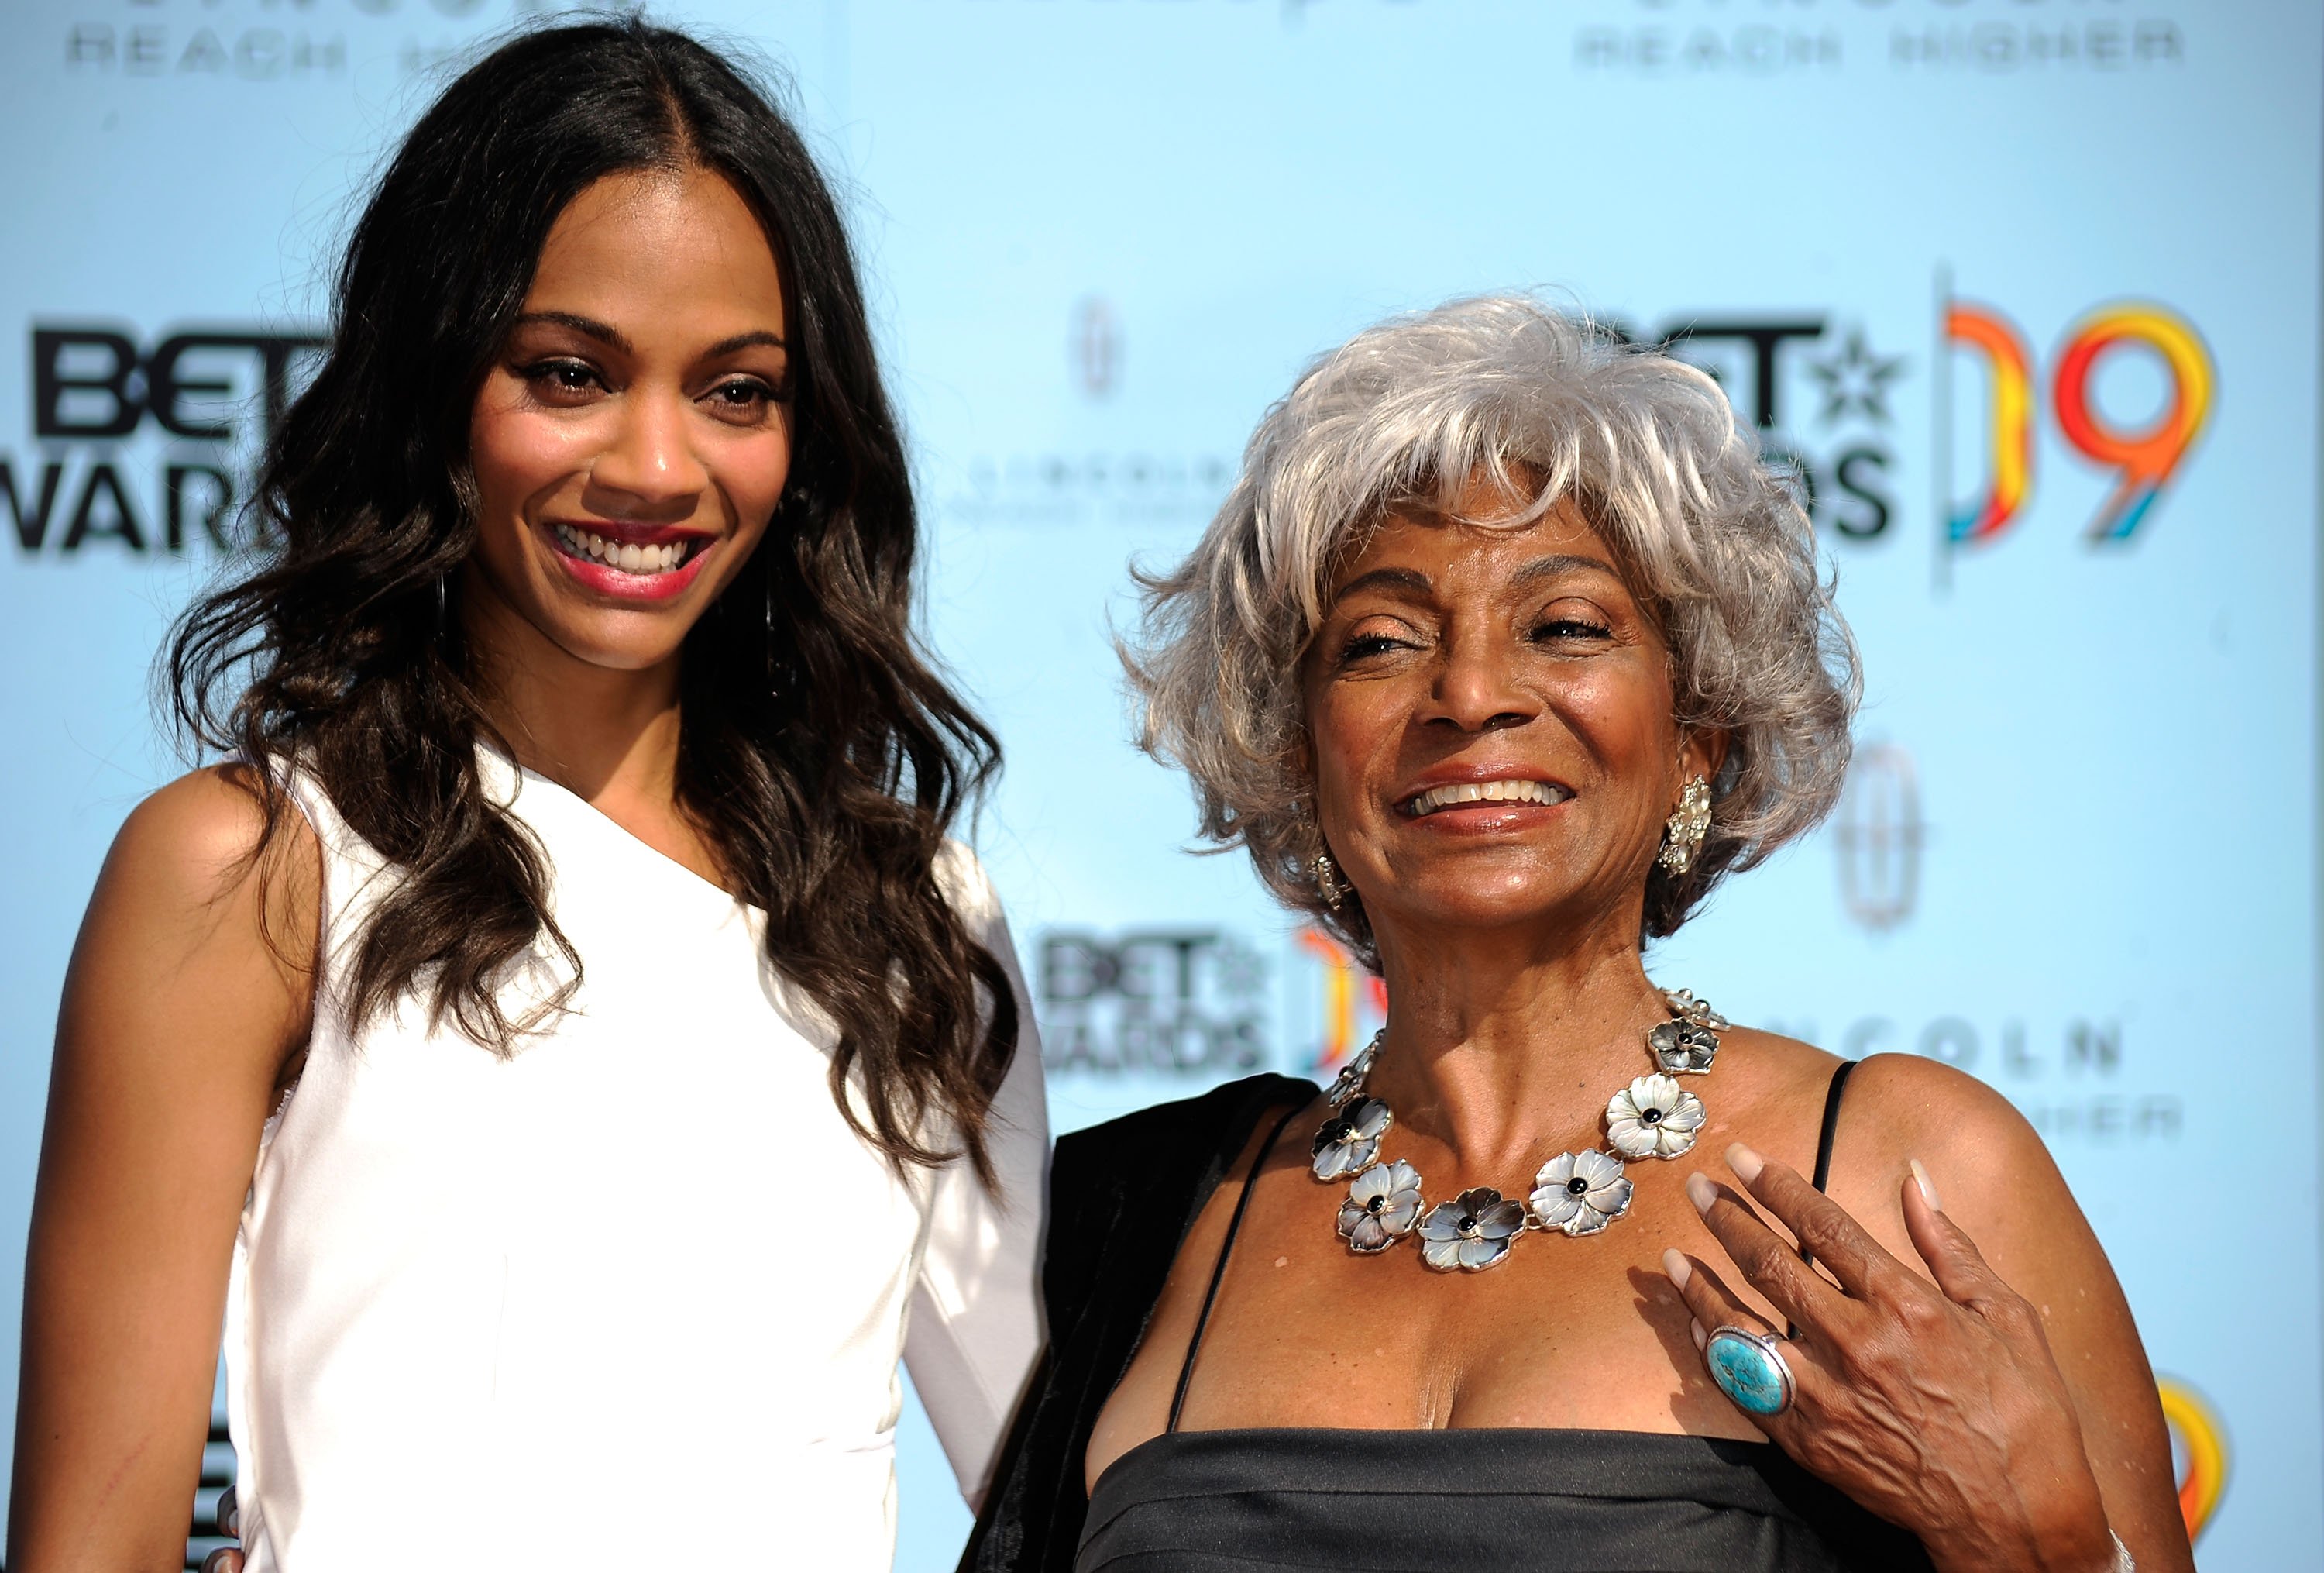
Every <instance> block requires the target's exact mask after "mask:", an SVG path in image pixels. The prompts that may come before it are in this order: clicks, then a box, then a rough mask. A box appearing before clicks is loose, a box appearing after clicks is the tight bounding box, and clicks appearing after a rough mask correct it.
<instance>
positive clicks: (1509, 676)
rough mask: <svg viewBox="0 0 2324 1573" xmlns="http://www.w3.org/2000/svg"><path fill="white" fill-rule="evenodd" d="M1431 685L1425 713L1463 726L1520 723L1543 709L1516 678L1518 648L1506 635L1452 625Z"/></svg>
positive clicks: (1491, 728) (1487, 728)
mask: <svg viewBox="0 0 2324 1573" xmlns="http://www.w3.org/2000/svg"><path fill="white" fill-rule="evenodd" d="M1442 649H1443V664H1442V665H1441V666H1440V667H1439V668H1438V669H1437V673H1436V680H1435V682H1434V684H1433V685H1431V687H1430V689H1429V700H1430V704H1429V708H1428V710H1427V712H1426V714H1425V719H1426V720H1429V721H1433V722H1435V723H1438V724H1439V725H1445V726H1456V727H1458V728H1460V730H1462V731H1463V732H1496V731H1499V730H1501V729H1502V728H1504V727H1508V726H1524V725H1525V724H1526V722H1527V721H1530V720H1532V719H1533V718H1534V717H1536V716H1538V715H1540V714H1541V708H1542V707H1541V699H1540V698H1539V697H1538V696H1537V695H1535V694H1534V693H1533V692H1531V691H1530V690H1529V689H1526V687H1525V685H1524V684H1523V683H1521V682H1519V681H1518V680H1517V671H1518V662H1517V652H1516V651H1514V650H1512V649H1510V648H1509V646H1508V638H1507V636H1506V635H1504V636H1502V637H1501V638H1498V639H1497V638H1494V637H1493V636H1492V635H1491V634H1488V633H1485V632H1482V631H1472V632H1462V631H1458V630H1456V631H1455V632H1454V634H1452V637H1450V638H1448V639H1446V641H1445V642H1444V644H1443V647H1442Z"/></svg>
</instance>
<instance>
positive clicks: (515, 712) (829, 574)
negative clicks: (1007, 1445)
mask: <svg viewBox="0 0 2324 1573" xmlns="http://www.w3.org/2000/svg"><path fill="white" fill-rule="evenodd" d="M257 495H258V498H259V503H258V512H259V514H260V516H261V522H262V523H263V525H264V526H265V531H264V534H265V536H266V538H267V539H268V541H270V544H269V545H268V547H267V548H266V550H265V551H264V552H263V555H262V556H261V557H260V558H259V559H258V560H257V562H256V564H255V566H254V568H253V569H251V570H250V571H248V572H247V573H246V574H244V576H243V577H241V578H238V579H237V580H235V582H233V583H231V584H229V585H228V586H226V588H223V589H221V590H219V591H218V592H217V593H216V594H213V595H211V596H209V597H207V598H205V599H203V600H201V601H200V602H198V604H197V605H196V606H194V607H193V608H192V610H190V611H189V613H188V614H187V615H186V616H185V618H184V620H183V621H182V622H181V624H180V626H179V629H178V631H177V634H176V635H175V639H174V643H172V645H171V650H170V652H169V657H168V670H169V678H170V682H171V691H172V692H173V694H174V698H175V706H176V715H177V717H178V720H179V721H180V724H181V725H182V726H183V728H184V729H185V731H186V732H187V733H188V734H189V736H191V737H192V738H193V739H194V740H195V741H196V742H198V744H199V745H204V746H206V747H208V748H209V749H211V750H214V751H216V752H217V754H220V755H222V756H223V757H224V760H225V763H220V764H218V765H217V766H215V767H213V768H210V769H207V770H203V771H199V772H197V773H194V774H191V775H189V776H187V777H185V778H183V779H182V780H180V781H179V782H175V783H174V784H172V785H171V786H169V787H166V788H164V789H163V790H162V791H160V792H158V793H156V794H155V795H154V796H153V797H152V798H151V799H149V800H147V801H146V802H145V803H144V804H143V805H142V806H141V807H140V808H138V810H136V811H135V812H134V814H133V815H132V816H131V817H130V819H129V821H128V823H127V824H126V825H125V826H124V828H123V830H122V832H121V835H120V837H119V839H118V840H117V841H116V843H115V847H114V849H113V852H112V854H111V856H110V857H109V858H108V859H107V862H106V868H105V871H104V874H102V876H101V877H100V879H99V881H98V884H97V893H96V895H95V897H94V898H93V900H92V902H91V904H90V909H89V914H88V920H87V922H86V924H85V925H84V928H83V930H82V932H81V936H80V939H79V943H78V948H77V949H76V951H75V955H74V958H73V964H72V970H71V974H70V976H69V980H68V983H67V987H66V994H65V999H64V1004H63V1010H62V1014H61V1021H60V1029H59V1034H58V1045H57V1052H56V1061H55V1069H54V1073H53V1077H52V1079H51V1101H50V1112H49V1124H48V1130H47V1135H46V1139H45V1141H44V1143H43V1146H42V1166H41V1175H40V1184H39V1191H38V1197H37V1201H36V1204H35V1216H34V1219H33V1226H32V1247H31V1259H30V1269H29V1281H28V1285H27V1298H26V1308H25V1322H24V1362H23V1393H22V1399H21V1402H20V1408H19V1412H18V1421H17V1443H16V1457H15V1480H14V1499H13V1503H12V1511H11V1523H10V1552H9V1559H8V1562H9V1566H10V1567H11V1568H14V1569H16V1570H17V1573H48V1570H52V1569H59V1568H104V1569H107V1570H108V1573H111V1570H115V1569H120V1568H133V1567H134V1568H144V1567H152V1568H165V1567H176V1566H178V1565H179V1559H180V1556H181V1554H182V1550H183V1545H184V1537H185V1533H186V1529H187V1522H188V1509H189V1504H190V1502H191V1500H192V1496H193V1491H194V1485H195V1480H196V1476H197V1472H198V1461H199V1457H200V1454H201V1449H202V1446H203V1439H204V1436H205V1432H206V1426H207V1415H208V1408H209V1400H210V1392H211V1382H212V1371H213V1362H214V1356H215V1355H216V1352H217V1347H218V1338H219V1330H220V1328H221V1325H223V1326H224V1328H225V1333H226V1361H227V1380H228V1384H229V1392H230V1397H231V1404H232V1411H233V1421H234V1436H235V1446H236V1449H237V1453H238V1456H239V1460H240V1467H241V1470H242V1482H241V1488H240V1506H241V1528H242V1532H243V1536H244V1550H245V1554H246V1555H247V1557H248V1559H249V1567H250V1568H251V1569H252V1573H258V1570H260V1569H294V1570H295V1569H310V1568H311V1569H324V1570H326V1573H346V1570H348V1569H361V1568H373V1567H386V1566H388V1565H390V1564H391V1563H396V1562H401V1561H402V1560H404V1559H407V1558H408V1557H409V1556H410V1554H411V1553H412V1551H413V1550H414V1546H413V1543H412V1542H411V1541H410V1538H409V1536H408V1535H407V1533H406V1532H405V1530H404V1527H403V1526H405V1525H408V1524H410V1523H413V1522H424V1523H425V1525H426V1526H427V1527H426V1530H425V1531H424V1533H425V1540H424V1542H423V1543H424V1547H425V1555H426V1557H427V1559H428V1560H429V1562H430V1563H431V1565H433V1566H437V1567H443V1568H492V1569H494V1570H495V1573H506V1570H508V1569H512V1568H547V1567H552V1566H559V1565H563V1566H579V1565H581V1564H582V1563H583V1561H584V1560H585V1559H586V1560H588V1561H592V1562H595V1561H600V1560H603V1559H606V1558H607V1557H608V1556H609V1555H610V1554H611V1553H610V1551H609V1549H608V1548H609V1541H610V1539H611V1537H613V1535H615V1534H621V1535H623V1536H625V1537H626V1536H634V1535H635V1534H636V1533H637V1530H638V1522H637V1521H638V1517H639V1514H640V1513H641V1511H642V1513H643V1517H644V1520H645V1529H644V1533H643V1536H642V1543H641V1548H640V1549H641V1551H642V1553H643V1554H644V1555H646V1556H647V1557H649V1558H650V1559H651V1560H653V1561H655V1562H657V1563H659V1564H663V1565H669V1566H677V1567H712V1566H715V1567H718V1568H739V1567H746V1566H757V1565H766V1566H775V1565H781V1566H787V1567H814V1568H818V1569H834V1568H867V1569H870V1568H884V1567H885V1566H886V1565H887V1563H888V1561H889V1560H890V1555H891V1552H890V1547H891V1545H892V1526H893V1500H894V1474H893V1468H892V1462H891V1456H890V1429H891V1428H892V1426H893V1424H894V1421H895V1418H896V1412H897V1408H898V1404H899V1378H898V1375H897V1365H898V1361H899V1356H900V1357H903V1358H906V1359H908V1361H909V1362H910V1364H911V1368H912V1371H913V1374H914V1376H915V1378H916V1380H917V1382H918V1386H919V1389H920V1391H921V1393H922V1394H923V1395H924V1397H925V1399H926V1401H927V1404H928V1408H929V1410H930V1411H931V1414H932V1416H933V1418H934V1419H935V1420H936V1424H937V1429H938V1431H939V1433H940V1434H941V1435H942V1437H943V1439H944V1440H945V1445H946V1448H947V1450H948V1452H949V1453H950V1455H951V1457H952V1461H953V1463H954V1467H955V1469H956V1470H957V1472H958V1474H959V1476H960V1478H961V1481H962V1484H963V1486H964V1490H965V1491H966V1492H967V1493H968V1494H969V1495H970V1496H971V1498H972V1500H973V1498H974V1497H975V1496H976V1494H978V1493H979V1491H980V1490H981V1488H982V1481H983V1478H984V1476H985V1475H986V1474H987V1472H988V1471H989V1468H990V1464H991V1455H992V1453H993V1450H994V1448H995V1446H996V1443H997V1440H998V1438H999V1435H1000V1432H1001V1427H1002V1426H1003V1424H1004V1423H1005V1422H1006V1420H1007V1418H1008V1414H1009V1411H1010V1406H1011V1405H1012V1404H1013V1403H1014V1402H1015V1400H1016V1398H1017V1395H1018V1393H1019V1388H1020V1387H1021V1385H1022V1383H1023V1380H1024V1376H1025V1374H1026V1371H1027V1369H1028V1365H1029V1364H1030V1362H1031V1359H1032V1356H1033V1353H1034V1350H1035V1348H1036V1346H1037V1344H1038V1341H1039V1335H1038V1331H1037V1313H1036V1309H1035V1301H1034V1268H1033V1256H1034V1246H1035V1241H1036V1239H1037V1232H1038V1227H1039V1218H1038V1214H1039V1187H1040V1177H1041V1168H1042V1163H1043V1161H1044V1154H1045V1152H1046V1147H1047V1140H1046V1133H1045V1128H1044V1119H1043V1114H1042V1100H1041V1093H1040V1086H1039V1057H1038V1054H1037V1050H1036V1047H1035V1045H1034V1044H1033V1042H1032V1041H1031V1038H1030V1036H1029V1033H1030V1024H1029V1020H1028V1013H1027V1012H1026V1010H1025V1007H1024V1005H1023V1004H1022V1003H1021V985H1019V982H1018V979H1017V977H1016V976H1015V970H1014V963H1013V960H1012V959H1011V955H1010V946H1009V941H1008V936H1007V931H1006V929H1005V927H1004V925H1003V923H1002V921H1001V915H1000V912H999V910H998V908H997V905H996V903H995V902H994V901H993V898H992V894H991V888H990V886H989V885H988V884H986V883H985V882H984V880H983V878H982V874H980V873H979V872H978V870H977V868H976V866H975V865H974V862H973V859H972V858H971V857H970V856H968V855H967V854H966V852H965V851H964V850H963V849H962V848H961V847H958V846H957V845H956V844H955V843H953V842H951V841H949V840H948V839H947V830H948V828H950V827H951V826H952V825H953V824H954V820H955V819H956V817H957V815H958V813H959V812H960V810H961V809H962V807H963V804H964V800H966V799H967V798H968V797H970V796H971V795H972V794H973V792H974V791H975V790H976V789H977V788H978V787H979V786H980V785H981V784H982V782H984V780H985V779H986V778H987V776H988V775H989V773H991V770H992V769H993V767H994V765H995V763H996V760H997V750H996V748H995V745H994V743H993V740H992V738H991V736H990V735H989V734H988V733H987V732H986V730H985V729H984V728H983V726H981V725H980V724H979V723H978V721H977V720H976V718H975V717H973V715H972V714H971V713H970V712H969V711H968V710H967V709H966V708H964V705H963V704H962V702H961V701H960V700H959V699H957V698H956V697H955V696H954V694H953V693H952V692H951V691H950V689H947V687H946V686H945V683H944V682H943V680H941V679H940V678H939V677H938V675H937V674H936V672H935V671H933V670H932V668H931V666H930V665H929V663H928V662H927V659H926V658H925V657H924V656H923V655H922V653H921V652H920V651H919V649H918V646H917V644H916V642H915V638H914V635H913V632H912V605H913V565H914V559H915V546H916V527H915V523H914V514H913V506H912V495H911V489H910V486H909V483H908V475H907V467H906V463H905V458H904V454H903V450H902V445H901V442H900V440H899V436H898V432H897V430H896V424H895V421H894V419H893V417H892V415H891V414H890V409H889V404H888V401H887V398H886V395H885V394H884V393H883V392H882V390H881V383H880V377H879V374H878V370H877V367H876V365H875V362H874V356H873V352H872V347H871V335H870V332H869V329H868V328H867V325H866V322H865V316H864V308H863V303H862V295H861V291H860V289H859V287H858V284H857V282H856V278H855V273H854V265H853V260H852V257H851V254H850V251H849V247H848V243H847V240H846V237H845V234H844V229H843V227H842V225H841V222H840V218H839V215H838V212H837V209H836V208H835V203H834V201H833V199H832V197H831V194H830V192H829V190H828V189H827V188H826V186H825V182H824V180H823V179H822V178H821V176H820V175H819V174H818V172H817V171H816V166H815V164H814V162H813V161H812V159H811V158H810V157H809V155H808V153H807V149H806V147H805V146H804V144H803V143H801V141H800V139H799V137H798V134H797V133H796V132H795V131H794V130H793V129H792V128H791V126H790V125H788V123H787V122H786V121H785V119H784V117H783V116H782V115H781V114H780V113H779V112H778V110H777V109H776V108H775V107H774V106H772V104H771V103H770V100H769V98H768V97H767V95H766V94H765V93H764V92H763V91H762V90H761V89H760V88H757V87H755V86H754V85H753V84H752V82H751V81H750V80H748V79H746V78H745V77H744V76H743V75H742V74H741V73H739V72H738V71H737V70H736V69H734V68H733V66H732V65H731V64H729V63H728V62H727V61H725V60H723V59H721V58H720V57H719V56H717V55H716V54H714V53H713V52H711V51H707V50H705V49H704V48H703V47H702V46H700V45H699V44H697V43H695V42H692V41H690V40H688V39H687V38H686V37H684V36H682V35H680V34H678V33H674V32H667V31H663V30H659V29H657V28H654V27H651V26H648V25H645V24H643V23H638V22H635V21H630V22H610V23H599V24H590V25H584V26H576V27H567V28H560V29H555V30H548V31H541V32H534V33H532V34H530V35H528V36H523V37H521V38H519V39H517V40H515V41H513V42H510V43H508V44H506V45H504V46H503V47H502V48H501V49H500V50H498V51H496V52H494V53H493V54H492V55H491V56H490V57H489V58H487V59H485V60H483V61H482V62H481V63H479V64H478V65H476V66H475V68H474V69H471V70H469V71H468V72H467V73H466V74H465V75H464V76H462V77H461V78H460V79H458V80H457V82H455V83H454V84H453V85H452V86H451V87H450V88H448V89H447V91H446V92H445V94H444V95H443V97H441V98H440V99H439V100H438V102H437V103H436V104H435V105H434V106H432V107H431V108H430V109H429V111H428V112H427V114H426V115H425V116H422V118H421V119H420V123H419V124H418V125H417V126H416V128H415V129H414V130H413V131H412V132H411V134H410V137H409V139H408V140H407V141H406V142H405V143H404V144H403V146H402V149H401V152H400V153H399V154H398V155H397V156H396V158H395V159H394V161H393V162H392V165H391V166H390V167H389V169H388V170H387V171H386V173H385V174H384V176H383V178H382V179H381V180H380V183H379V185H378V188H377V190H376V191H375V192H374V195H373V196H372V198H371V199H370V203H369V206H368V207H367V208H366V209H365V210H364V213H363V215H362V217H361V219H360V222H359V223H358V224H357V226H356V227H355V232H354V235H353V237H352V239H351V242H350V244H349V246H348V249H347V253H346V259H345V263H344V265H343V267H342V269H341V271H340V273H339V276H338V281H337V294H336V299H335V311H334V322H333V333H332V338H331V344H330V348H329V353H328V355H327V358H326V360H325V361H324V363H323V365H322V366H321V369H320V371H319V372H318V375H317V376H316V378H315V380H314V381H313V383H312V384H311V385H310V386H309V388H308V389H307V390H306V392H305V393H303V394H302V395H301V396H300V398H299V399H298V401H297V402H296V403H295V404H294V406H293V407H292V408H291V411H290V412H289V414H288V418H287V419H286V420H285V421H284V422H283V423H282V426H281V430H280V432H279V433H278V435H277V437H276V439H275V440H274V442H273V444H272V449H271V450H270V452H269V454H268V456H267V459H266V464H265V468H264V472H263V477H262V484H261V486H260V487H259V489H258V494H257ZM616 1484H618V1485H619V1486H620V1488H621V1489H620V1493H619V1495H618V1497H616V1496H614V1495H613V1494H612V1493H611V1492H610V1490H609V1488H611V1487H613V1486H614V1485H616ZM617 1511H618V1512H619V1513H620V1515H621V1517H620V1520H619V1522H616V1519H615V1516H614V1515H615V1513H616V1512H617ZM415 1514H416V1515H417V1518H415Z"/></svg>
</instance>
